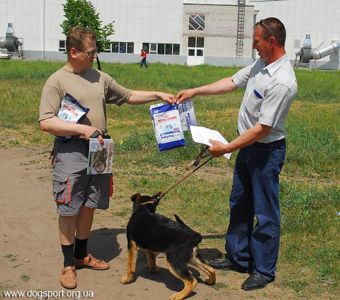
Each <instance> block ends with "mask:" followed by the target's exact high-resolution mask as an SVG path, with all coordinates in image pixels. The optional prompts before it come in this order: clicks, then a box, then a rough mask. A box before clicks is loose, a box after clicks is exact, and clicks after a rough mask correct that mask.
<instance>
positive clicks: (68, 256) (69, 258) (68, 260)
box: [61, 244, 74, 267]
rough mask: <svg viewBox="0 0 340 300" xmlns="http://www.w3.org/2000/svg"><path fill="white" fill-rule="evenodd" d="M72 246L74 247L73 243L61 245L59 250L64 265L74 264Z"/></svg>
mask: <svg viewBox="0 0 340 300" xmlns="http://www.w3.org/2000/svg"><path fill="white" fill-rule="evenodd" d="M73 248H74V244H72V245H61V250H62V251H63V255H64V267H68V266H74V259H73Z"/></svg>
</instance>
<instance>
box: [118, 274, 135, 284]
mask: <svg viewBox="0 0 340 300" xmlns="http://www.w3.org/2000/svg"><path fill="white" fill-rule="evenodd" d="M133 281H134V277H133V276H128V275H125V276H124V277H122V279H121V280H120V283H122V284H129V283H131V282H133Z"/></svg>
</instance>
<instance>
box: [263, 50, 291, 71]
mask: <svg viewBox="0 0 340 300" xmlns="http://www.w3.org/2000/svg"><path fill="white" fill-rule="evenodd" d="M287 61H288V56H287V54H285V55H283V56H281V57H280V58H279V59H278V60H276V61H274V62H272V63H271V64H269V65H267V66H266V67H265V69H266V70H267V72H268V74H269V75H270V76H273V74H274V73H275V72H276V71H277V70H278V69H279V68H280V67H281V66H282V65H283V64H284V63H286V62H287Z"/></svg>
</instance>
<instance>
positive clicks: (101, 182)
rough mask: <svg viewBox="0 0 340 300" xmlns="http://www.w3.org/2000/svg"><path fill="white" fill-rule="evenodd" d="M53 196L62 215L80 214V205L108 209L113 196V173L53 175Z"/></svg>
mask: <svg viewBox="0 0 340 300" xmlns="http://www.w3.org/2000/svg"><path fill="white" fill-rule="evenodd" d="M53 177H54V178H53V197H54V200H55V201H56V203H57V213H58V214H59V215H61V216H75V215H78V213H79V210H80V207H81V206H85V207H89V208H98V209H107V208H108V207H109V200H110V197H111V196H112V190H113V178H112V174H100V175H82V174H71V175H69V176H65V177H64V176H56V175H54V176H53Z"/></svg>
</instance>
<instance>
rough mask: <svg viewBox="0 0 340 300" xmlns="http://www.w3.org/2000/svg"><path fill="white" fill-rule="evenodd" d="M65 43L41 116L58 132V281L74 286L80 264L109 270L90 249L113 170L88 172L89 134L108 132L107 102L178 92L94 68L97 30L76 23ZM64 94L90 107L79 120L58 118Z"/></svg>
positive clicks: (100, 136)
mask: <svg viewBox="0 0 340 300" xmlns="http://www.w3.org/2000/svg"><path fill="white" fill-rule="evenodd" d="M66 49H67V63H66V65H65V66H63V67H62V68H61V69H59V70H58V71H56V72H55V73H54V74H52V75H51V76H50V77H49V78H48V80H47V81H46V83H45V85H44V88H43V91H42V96H41V103H40V112H39V122H40V128H41V130H43V131H47V132H49V133H50V134H53V135H54V136H56V137H57V138H56V139H55V142H54V151H53V157H54V159H53V161H54V168H53V196H54V199H55V201H56V204H57V212H58V214H59V236H60V243H61V248H62V252H63V255H64V268H63V269H62V274H61V277H60V283H61V285H62V286H63V287H65V288H69V289H72V288H75V287H76V286H77V280H76V268H83V267H86V268H90V269H93V270H106V269H108V268H109V267H110V266H109V265H108V263H107V262H104V261H102V260H98V259H96V258H94V257H93V256H91V255H90V254H88V252H87V240H88V237H89V234H90V231H91V226H92V221H93V215H94V211H95V209H96V208H99V209H106V208H108V205H109V196H110V192H111V191H112V174H100V175H87V174H86V169H87V166H88V150H89V143H88V140H89V138H90V137H92V138H93V137H95V138H97V139H98V140H99V142H100V143H101V144H103V142H104V140H103V138H104V137H105V135H106V109H105V105H106V103H114V104H117V105H122V104H123V103H128V104H145V103H149V102H152V101H155V100H163V101H165V102H168V103H170V104H172V103H174V102H175V98H174V97H173V96H172V95H170V94H167V93H162V92H146V91H133V90H129V89H126V88H124V87H122V86H120V85H119V84H118V83H116V81H115V80H113V79H112V78H111V77H110V76H109V75H107V74H105V73H103V72H101V71H98V70H95V69H92V64H93V60H94V59H95V57H96V53H97V52H96V51H97V49H96V36H95V33H94V32H92V31H91V30H89V29H87V28H83V27H74V28H72V29H71V31H70V33H69V34H68V36H67V40H66ZM65 97H71V98H72V99H74V100H76V101H77V104H78V105H79V106H80V107H81V108H83V107H84V108H86V109H89V111H88V112H87V114H86V115H85V116H84V118H82V119H81V122H77V123H74V122H66V121H64V120H62V119H60V118H58V112H59V110H60V107H61V103H62V101H63V99H65ZM58 137H59V138H58ZM60 137H70V138H68V139H62V138H60Z"/></svg>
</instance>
